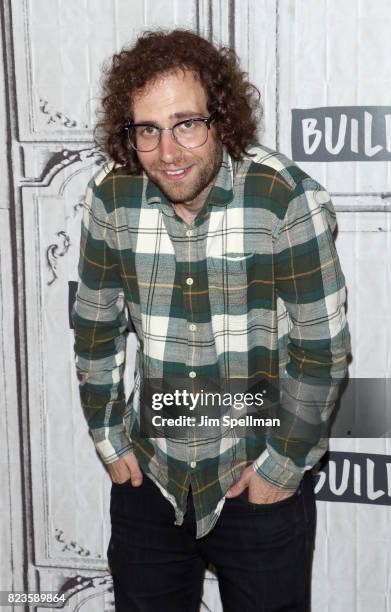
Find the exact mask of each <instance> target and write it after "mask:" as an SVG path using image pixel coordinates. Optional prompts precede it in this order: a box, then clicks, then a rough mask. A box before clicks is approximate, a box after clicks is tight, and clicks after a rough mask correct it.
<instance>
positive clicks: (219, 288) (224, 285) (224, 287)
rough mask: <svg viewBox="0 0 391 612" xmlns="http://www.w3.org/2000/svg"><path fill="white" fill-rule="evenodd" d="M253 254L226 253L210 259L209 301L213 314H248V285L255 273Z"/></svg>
mask: <svg viewBox="0 0 391 612" xmlns="http://www.w3.org/2000/svg"><path fill="white" fill-rule="evenodd" d="M254 265H255V255H254V254H253V253H226V254H224V255H222V256H221V257H208V258H207V267H208V283H209V301H210V305H211V308H212V311H213V314H223V313H226V314H232V315H241V314H245V313H246V312H247V304H248V284H249V279H251V278H252V276H253V273H254Z"/></svg>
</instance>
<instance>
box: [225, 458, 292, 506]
mask: <svg viewBox="0 0 391 612" xmlns="http://www.w3.org/2000/svg"><path fill="white" fill-rule="evenodd" d="M247 487H248V501H249V502H251V503H252V504H273V503H274V502H278V501H281V500H282V499H287V498H288V497H291V495H293V494H294V492H295V491H285V490H283V489H279V488H278V487H274V486H273V485H271V484H269V483H268V482H267V481H266V480H265V479H264V478H262V477H261V476H259V475H258V474H257V473H256V472H254V470H253V468H252V466H251V465H250V466H249V467H247V468H246V469H245V470H244V471H243V473H242V475H241V477H240V478H239V480H238V481H237V482H236V483H235V484H234V485H233V486H232V487H231V488H230V489H229V490H228V491H227V493H226V496H227V497H228V498H231V497H237V496H238V495H240V494H241V493H242V492H243V491H244V490H245V489H246V488H247Z"/></svg>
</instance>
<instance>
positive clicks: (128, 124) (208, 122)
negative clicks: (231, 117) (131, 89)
mask: <svg viewBox="0 0 391 612" xmlns="http://www.w3.org/2000/svg"><path fill="white" fill-rule="evenodd" d="M217 114H218V113H217V111H213V113H211V114H210V115H209V117H189V118H188V119H182V121H178V123H175V125H173V126H172V127H169V128H160V127H158V126H157V125H155V124H154V123H133V121H131V119H126V120H125V121H124V123H123V124H122V129H123V131H125V132H127V133H128V140H129V144H130V145H131V147H132V148H133V149H134V150H135V151H140V153H150V152H151V151H154V150H155V149H157V147H158V146H159V144H160V142H161V139H162V132H164V131H170V132H171V136H172V138H173V139H174V140H175V142H176V143H177V144H178V145H179V146H180V147H183V148H184V149H198V147H202V146H203V145H204V144H205V142H206V141H207V140H208V135H209V130H210V126H211V123H212V121H214V120H215V119H216V117H217ZM187 121H199V122H203V123H205V125H206V127H207V128H208V131H207V133H206V134H207V136H206V139H205V142H203V143H202V144H199V145H197V146H195V147H186V146H185V145H183V144H181V143H180V142H179V141H178V139H177V137H176V136H175V134H174V130H175V128H176V127H178V125H181V124H182V123H186V122H187ZM136 127H154V128H156V129H157V130H159V139H158V141H157V143H156V146H154V147H153V149H148V150H147V151H141V150H140V149H137V148H136V147H135V146H134V144H133V143H132V140H131V138H130V134H129V132H130V130H132V129H134V128H136Z"/></svg>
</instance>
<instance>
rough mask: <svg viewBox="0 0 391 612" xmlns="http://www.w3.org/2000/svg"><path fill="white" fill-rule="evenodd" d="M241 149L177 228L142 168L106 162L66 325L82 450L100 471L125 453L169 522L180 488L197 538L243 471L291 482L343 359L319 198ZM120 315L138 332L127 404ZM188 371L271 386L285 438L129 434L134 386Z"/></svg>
mask: <svg viewBox="0 0 391 612" xmlns="http://www.w3.org/2000/svg"><path fill="white" fill-rule="evenodd" d="M248 153H251V154H252V155H253V156H252V157H250V156H247V157H245V159H244V160H243V161H241V162H234V161H233V160H232V159H231V158H230V157H229V155H228V153H227V152H226V150H224V156H223V163H222V166H221V168H220V171H219V173H218V175H217V177H216V180H215V183H214V186H213V188H212V190H211V192H210V194H209V196H208V198H207V201H206V203H205V205H204V207H203V209H202V211H201V212H200V213H199V215H198V216H197V218H196V219H195V221H194V223H193V224H192V225H191V226H188V225H187V224H186V223H185V222H184V221H183V220H182V219H180V218H179V217H178V216H177V215H176V214H175V212H174V210H173V208H172V206H171V204H170V203H169V202H168V201H167V199H166V198H165V197H164V195H163V194H162V193H161V191H160V190H159V189H158V188H157V186H156V185H155V184H153V183H152V182H151V181H149V179H148V178H147V177H146V175H145V174H144V173H143V174H140V175H139V176H130V175H127V174H126V173H125V171H124V170H123V169H121V168H120V169H118V170H117V171H116V172H115V173H114V172H113V171H112V169H111V168H112V165H111V164H108V165H106V166H105V167H104V168H103V169H102V170H101V171H100V172H99V173H98V174H97V175H96V176H95V178H94V179H93V180H91V181H90V183H89V185H88V188H87V192H86V198H85V204H84V214H83V221H82V233H81V249H80V262H79V276H80V283H79V288H78V293H77V298H76V302H75V306H74V310H73V314H72V316H73V323H74V326H75V352H76V366H77V373H78V377H79V380H80V396H81V403H82V406H83V409H84V412H85V415H86V418H87V421H88V424H89V427H90V430H91V432H92V435H93V437H94V441H95V444H96V448H97V451H98V452H99V454H100V456H101V458H102V460H103V461H104V462H106V463H110V462H112V461H115V460H116V459H118V458H119V457H120V456H121V455H122V454H123V453H126V452H127V451H129V450H130V449H132V450H133V452H134V453H135V454H136V456H137V458H138V460H139V462H140V466H141V468H142V470H143V471H144V472H145V473H146V474H148V476H149V477H150V478H152V480H153V481H154V482H155V483H156V484H157V485H158V486H159V488H160V489H161V491H162V493H163V494H164V495H165V496H166V497H167V499H169V500H170V501H171V503H172V504H173V506H174V508H175V513H176V523H177V524H181V523H182V520H183V514H184V511H185V508H186V498H187V493H188V489H189V486H190V485H191V488H192V493H193V499H194V506H195V511H196V518H197V537H202V536H204V535H206V533H208V532H209V531H210V530H211V529H212V528H213V526H214V524H215V523H216V521H217V519H218V516H219V513H220V511H221V508H222V506H223V504H224V501H225V497H224V495H225V493H226V491H227V490H228V488H229V487H230V486H231V485H232V484H233V483H234V482H235V481H236V480H237V479H238V478H239V477H240V474H241V473H242V471H243V469H244V468H245V467H246V466H248V465H251V464H252V465H253V467H254V469H255V470H256V471H257V473H258V474H259V475H260V476H262V477H263V478H265V479H266V480H267V481H269V482H270V483H272V484H274V485H277V486H279V487H281V488H283V489H289V490H294V489H296V488H297V486H298V485H299V483H300V480H301V478H302V475H303V472H304V471H305V470H306V469H311V467H313V466H314V465H315V463H316V462H317V461H318V460H319V459H320V457H321V456H322V455H323V454H324V452H325V451H326V450H327V439H325V438H324V437H321V438H320V439H318V440H316V441H315V442H314V441H313V440H312V442H310V441H306V443H303V440H302V439H298V438H300V436H298V434H297V432H298V428H299V427H300V424H301V425H302V424H303V423H304V424H305V423H308V422H309V423H311V422H316V421H317V420H322V419H323V420H325V419H327V417H328V416H329V414H330V412H331V411H332V409H333V406H334V403H335V399H336V393H337V389H338V384H339V383H340V381H341V380H342V379H343V378H344V377H345V376H346V371H347V354H348V353H349V350H350V344H349V332H348V326H347V322H346V319H345V299H346V295H345V282H344V276H343V274H342V272H341V268H340V264H339V260H338V256H337V253H336V250H335V246H334V242H333V237H332V233H333V230H334V229H335V226H336V219H335V212H334V209H333V205H332V203H331V201H330V196H329V194H328V193H327V191H325V190H324V189H323V187H322V186H321V185H319V183H317V182H316V181H314V180H313V179H312V178H310V177H309V176H308V175H307V174H306V173H305V172H304V171H303V170H301V169H300V168H299V167H298V166H297V165H296V164H295V163H294V162H292V161H291V160H289V159H288V158H286V157H285V156H284V155H282V154H280V153H277V152H275V151H272V150H271V149H268V148H266V147H263V146H260V145H258V144H254V145H252V146H251V147H250V148H249V149H248ZM127 313H129V314H130V318H131V322H132V325H133V327H134V330H135V332H136V334H137V339H138V353H137V359H136V371H135V386H134V390H133V393H132V395H131V397H130V398H129V400H128V401H126V398H125V396H124V386H123V372H124V364H125V348H126V334H127V329H128V314H127ZM204 376H205V377H210V378H214V379H224V380H227V379H228V380H229V379H234V378H240V379H245V380H248V381H249V382H251V381H256V380H259V379H261V378H264V379H267V380H270V381H271V382H273V383H277V384H278V383H279V386H280V409H281V411H283V412H284V414H285V415H286V416H287V421H289V428H288V430H285V431H284V432H281V434H280V435H278V436H277V435H276V436H270V437H268V439H267V441H266V443H265V441H262V440H260V439H257V438H255V437H252V438H250V437H244V438H236V437H234V436H230V437H225V436H220V437H219V438H218V439H214V440H201V439H197V437H196V435H195V434H192V433H189V436H188V438H187V439H182V440H181V439H179V440H171V439H162V438H157V439H153V438H150V439H147V438H143V437H142V436H141V435H140V385H141V383H142V380H145V379H146V378H157V379H167V378H169V377H177V378H186V377H192V378H195V377H196V378H197V380H199V379H202V377H204ZM312 381H316V385H313V384H311V383H312ZM319 381H320V383H321V384H319Z"/></svg>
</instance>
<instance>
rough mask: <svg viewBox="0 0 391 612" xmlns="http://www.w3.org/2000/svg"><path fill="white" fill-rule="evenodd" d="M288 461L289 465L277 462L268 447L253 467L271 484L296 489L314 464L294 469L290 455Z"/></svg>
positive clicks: (291, 489) (287, 489)
mask: <svg viewBox="0 0 391 612" xmlns="http://www.w3.org/2000/svg"><path fill="white" fill-rule="evenodd" d="M286 463H289V467H288V465H282V464H280V463H277V462H276V460H275V459H273V457H272V456H271V455H270V453H269V451H268V449H267V448H266V449H265V450H264V451H263V453H262V455H260V456H259V457H258V459H256V460H255V461H254V463H253V469H254V472H256V473H257V474H258V476H261V478H264V479H265V480H266V481H267V482H268V483H269V484H271V485H273V486H275V487H278V488H280V489H284V490H286V491H296V489H297V488H298V486H299V484H300V482H301V480H302V478H303V474H304V472H305V471H306V470H310V469H311V467H312V466H306V467H305V468H298V467H297V466H295V467H294V468H293V469H292V466H293V465H294V464H293V462H292V461H291V460H290V459H289V458H288V457H286Z"/></svg>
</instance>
